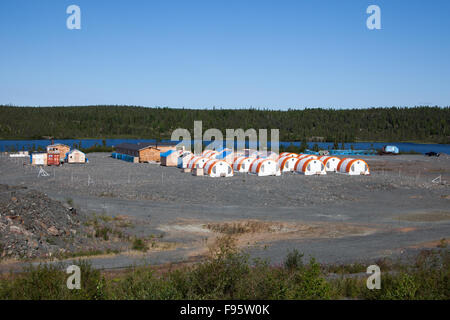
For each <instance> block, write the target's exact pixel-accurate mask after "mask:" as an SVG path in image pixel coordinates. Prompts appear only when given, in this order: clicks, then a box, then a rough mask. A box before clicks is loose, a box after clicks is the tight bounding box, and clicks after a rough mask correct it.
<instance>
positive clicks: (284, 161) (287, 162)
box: [278, 156, 298, 172]
mask: <svg viewBox="0 0 450 320" xmlns="http://www.w3.org/2000/svg"><path fill="white" fill-rule="evenodd" d="M297 161H298V159H297V158H296V157H291V156H285V157H281V158H280V159H278V167H279V168H280V170H281V172H287V171H294V166H295V164H296V163H297Z"/></svg>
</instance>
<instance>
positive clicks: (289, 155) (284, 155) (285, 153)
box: [278, 152, 298, 159]
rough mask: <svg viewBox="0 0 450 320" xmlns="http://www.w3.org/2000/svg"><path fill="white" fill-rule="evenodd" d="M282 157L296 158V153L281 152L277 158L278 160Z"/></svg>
mask: <svg viewBox="0 0 450 320" xmlns="http://www.w3.org/2000/svg"><path fill="white" fill-rule="evenodd" d="M283 157H298V154H297V153H293V152H282V153H280V155H279V156H278V159H281V158H283Z"/></svg>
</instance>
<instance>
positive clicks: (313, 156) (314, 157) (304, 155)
mask: <svg viewBox="0 0 450 320" xmlns="http://www.w3.org/2000/svg"><path fill="white" fill-rule="evenodd" d="M297 159H300V160H303V159H314V160H318V159H319V157H318V156H316V155H313V154H301V155H299V156H298V157H297Z"/></svg>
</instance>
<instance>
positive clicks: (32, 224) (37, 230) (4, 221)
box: [0, 185, 84, 258]
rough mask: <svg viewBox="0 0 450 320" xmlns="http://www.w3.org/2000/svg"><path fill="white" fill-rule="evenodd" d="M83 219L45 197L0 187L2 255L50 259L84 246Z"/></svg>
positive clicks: (21, 188)
mask: <svg viewBox="0 0 450 320" xmlns="http://www.w3.org/2000/svg"><path fill="white" fill-rule="evenodd" d="M82 220H84V219H83V217H82V216H81V215H80V214H77V212H76V210H75V209H73V208H70V207H68V206H65V205H63V204H62V203H61V202H58V201H54V200H52V199H50V198H49V197H47V196H46V195H45V194H43V193H41V192H38V191H34V190H27V188H24V187H10V186H6V185H0V256H1V257H2V258H37V257H50V256H51V255H52V254H55V253H57V252H65V251H73V249H75V248H76V247H77V244H80V243H81V239H80V237H79V234H80V233H82V229H83V226H82Z"/></svg>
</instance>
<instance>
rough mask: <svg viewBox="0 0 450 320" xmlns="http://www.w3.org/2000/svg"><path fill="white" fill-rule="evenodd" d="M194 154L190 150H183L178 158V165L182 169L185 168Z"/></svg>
mask: <svg viewBox="0 0 450 320" xmlns="http://www.w3.org/2000/svg"><path fill="white" fill-rule="evenodd" d="M194 157H195V156H194V154H192V153H191V152H185V153H183V154H182V155H181V156H180V157H179V158H178V167H179V168H182V169H186V168H187V167H188V164H189V162H190V161H191V159H192V158H194Z"/></svg>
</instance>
